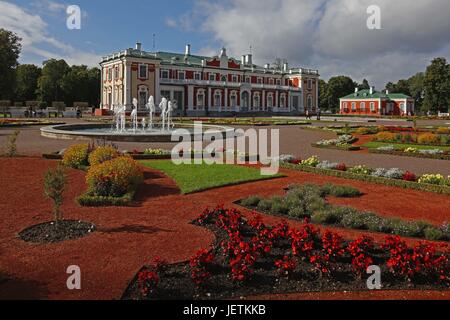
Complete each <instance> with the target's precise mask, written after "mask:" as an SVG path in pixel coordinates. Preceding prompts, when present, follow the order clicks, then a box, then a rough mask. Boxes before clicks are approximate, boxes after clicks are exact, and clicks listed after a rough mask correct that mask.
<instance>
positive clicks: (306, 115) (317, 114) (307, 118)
mask: <svg viewBox="0 0 450 320" xmlns="http://www.w3.org/2000/svg"><path fill="white" fill-rule="evenodd" d="M321 115H322V111H320V109H317V112H316V117H317V121H319V120H320V116H321ZM305 117H306V120H311V119H312V117H311V112H310V111H309V110H308V109H306V111H305Z"/></svg>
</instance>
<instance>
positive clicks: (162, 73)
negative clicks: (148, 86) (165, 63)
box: [161, 69, 170, 79]
mask: <svg viewBox="0 0 450 320" xmlns="http://www.w3.org/2000/svg"><path fill="white" fill-rule="evenodd" d="M164 73H167V77H164ZM169 78H170V72H169V70H167V69H162V70H161V79H169Z"/></svg>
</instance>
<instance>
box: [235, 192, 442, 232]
mask: <svg viewBox="0 0 450 320" xmlns="http://www.w3.org/2000/svg"><path fill="white" fill-rule="evenodd" d="M360 195H361V193H360V192H359V191H358V190H357V189H355V188H352V187H348V186H340V185H333V184H327V185H324V186H318V185H310V184H306V185H293V186H290V187H289V188H288V191H287V193H286V194H285V195H284V196H283V197H278V196H276V197H272V198H261V197H258V196H251V197H249V198H246V199H243V200H240V201H238V202H237V204H239V205H241V206H244V207H246V208H248V209H250V210H257V211H260V212H263V213H266V214H270V215H276V216H282V217H286V218H290V219H297V220H298V219H300V220H303V219H305V218H307V219H311V221H312V222H313V223H317V224H324V225H332V226H335V227H342V228H348V229H356V230H369V231H371V232H381V233H387V234H395V235H400V236H404V237H415V238H425V239H427V240H434V241H436V240H439V241H450V224H449V223H447V222H444V223H443V224H442V225H441V226H440V227H436V226H433V225H431V224H429V223H426V222H408V221H403V220H401V219H397V218H385V217H381V216H379V215H377V214H376V213H372V212H362V211H358V210H356V209H353V208H350V207H341V206H334V205H330V204H328V203H327V202H326V196H334V197H339V198H345V197H358V196H360Z"/></svg>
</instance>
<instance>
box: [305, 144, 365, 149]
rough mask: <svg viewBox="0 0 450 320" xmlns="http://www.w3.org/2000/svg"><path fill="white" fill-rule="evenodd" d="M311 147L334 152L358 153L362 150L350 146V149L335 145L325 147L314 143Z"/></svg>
mask: <svg viewBox="0 0 450 320" xmlns="http://www.w3.org/2000/svg"><path fill="white" fill-rule="evenodd" d="M311 146H313V147H314V148H321V149H334V150H343V151H358V150H361V148H360V147H358V146H353V145H349V146H348V147H338V146H335V145H329V146H325V145H320V144H316V143H312V144H311Z"/></svg>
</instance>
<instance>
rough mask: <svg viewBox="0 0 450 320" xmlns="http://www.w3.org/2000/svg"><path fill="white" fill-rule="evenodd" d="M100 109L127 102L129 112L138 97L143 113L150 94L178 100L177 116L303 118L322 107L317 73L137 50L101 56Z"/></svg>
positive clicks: (248, 59)
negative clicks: (280, 116)
mask: <svg viewBox="0 0 450 320" xmlns="http://www.w3.org/2000/svg"><path fill="white" fill-rule="evenodd" d="M100 65H101V69H102V80H101V90H102V95H101V96H102V109H106V110H109V109H112V107H113V106H114V105H117V104H124V105H126V106H127V107H128V110H129V111H130V110H131V105H132V101H133V98H137V100H138V105H139V111H144V110H145V104H146V103H147V100H148V98H149V97H150V96H154V98H155V103H156V104H159V102H160V100H161V98H162V97H166V98H167V99H170V100H172V101H175V102H176V105H177V110H176V111H175V113H177V114H178V115H187V116H204V115H211V116H214V115H236V114H241V113H244V114H255V115H257V114H294V115H299V114H304V113H305V112H306V110H309V112H310V113H315V112H316V110H317V107H318V84H319V72H318V70H311V69H304V68H290V67H289V65H288V63H286V62H285V63H283V64H282V65H277V66H275V65H271V64H266V65H265V66H258V65H255V64H254V63H253V58H252V55H251V54H246V55H243V56H242V59H241V60H236V59H234V58H231V57H228V56H227V52H226V49H225V48H222V50H221V51H220V54H219V56H215V57H203V56H198V55H192V54H191V46H190V45H186V49H185V53H184V54H179V53H169V52H146V51H143V50H142V46H141V44H140V43H137V44H136V47H135V48H134V49H131V48H130V49H126V50H124V51H121V52H118V53H114V54H112V55H109V56H106V57H103V59H102V62H101V63H100Z"/></svg>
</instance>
